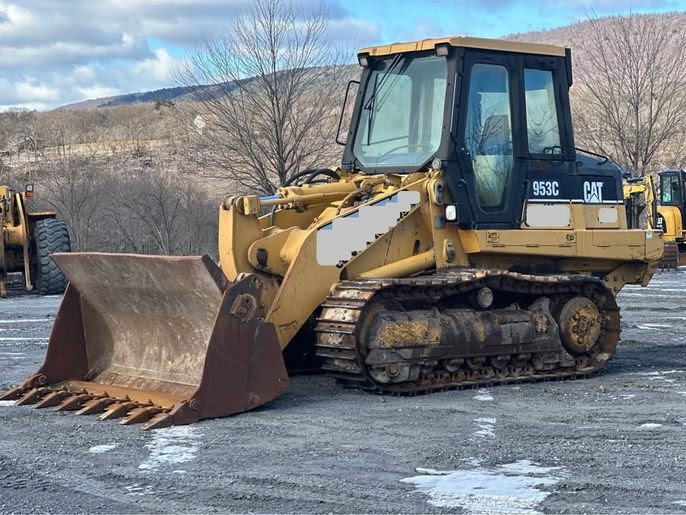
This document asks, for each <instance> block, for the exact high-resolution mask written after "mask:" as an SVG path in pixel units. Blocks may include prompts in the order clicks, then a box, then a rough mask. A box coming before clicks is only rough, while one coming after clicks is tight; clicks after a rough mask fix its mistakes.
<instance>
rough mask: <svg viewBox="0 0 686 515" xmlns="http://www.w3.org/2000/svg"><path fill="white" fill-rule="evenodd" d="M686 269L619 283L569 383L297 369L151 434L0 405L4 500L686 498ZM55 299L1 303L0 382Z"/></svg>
mask: <svg viewBox="0 0 686 515" xmlns="http://www.w3.org/2000/svg"><path fill="white" fill-rule="evenodd" d="M684 292H686V271H680V272H670V273H663V274H659V275H657V276H656V278H655V279H654V281H653V282H652V283H651V285H650V287H649V288H647V289H641V288H638V287H628V288H626V289H625V290H624V291H623V292H622V293H621V295H620V297H619V304H620V306H621V308H622V330H623V333H622V341H621V342H620V345H619V348H618V351H617V354H616V355H615V358H614V359H613V360H612V361H611V362H610V364H609V365H608V366H607V367H606V368H605V369H604V371H602V372H601V373H598V374H596V375H594V376H592V377H591V378H588V379H581V380H576V381H563V382H546V383H536V384H517V385H508V386H494V387H489V388H487V389H484V388H482V389H471V390H461V391H450V392H444V393H437V394H432V395H425V396H417V397H380V396H377V395H372V394H367V393H364V392H360V391H356V390H350V389H344V388H342V387H341V386H339V385H337V384H336V382H335V381H334V380H333V379H330V378H328V377H325V376H300V377H295V378H293V379H292V381H291V388H290V391H289V392H288V393H287V394H286V395H284V396H283V397H281V398H279V399H277V400H276V401H274V402H271V403H269V404H268V405H267V406H265V407H263V408H261V409H258V410H255V411H253V412H250V413H245V414H243V415H240V416H236V417H232V418H226V419H219V420H209V421H205V422H202V423H200V424H195V425H191V426H184V427H174V428H168V429H164V430H159V431H152V432H144V431H142V430H141V429H140V427H136V426H133V427H124V426H120V425H119V424H117V423H116V422H99V421H98V420H97V419H96V418H95V417H79V416H76V415H74V414H73V413H56V412H54V411H53V410H51V409H44V410H35V409H32V408H31V407H13V406H10V405H9V403H3V404H2V405H0V435H2V436H1V437H0V512H3V513H8V512H9V513H12V512H16V513H26V512H37V511H38V512H108V513H109V512H127V513H138V512H194V513H205V512H248V511H250V512H317V513H329V512H405V513H407V512H422V513H424V512H477V513H478V512H488V513H493V512H519V513H521V512H543V513H559V512H566V513H578V512H587V513H592V512H598V513H607V512H615V513H617V512H625V513H636V512H641V513H665V512H674V513H685V512H686V336H685V333H684V331H683V329H682V326H683V322H684V309H685V308H686V300H684V297H685V296H684ZM59 301H60V299H59V298H58V297H38V296H33V295H31V296H29V295H22V296H17V297H15V298H11V299H8V300H0V389H6V388H8V387H10V386H13V385H15V384H16V383H18V382H19V381H20V380H21V379H23V378H24V377H25V376H27V375H28V374H29V373H31V372H33V371H34V370H35V369H37V368H38V367H39V366H40V364H41V363H42V361H43V358H44V354H45V350H46V342H47V337H48V334H49V331H50V327H51V324H52V317H53V316H54V314H55V312H56V309H57V307H58V305H59Z"/></svg>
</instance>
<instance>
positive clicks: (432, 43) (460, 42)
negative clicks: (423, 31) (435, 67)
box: [358, 36, 565, 57]
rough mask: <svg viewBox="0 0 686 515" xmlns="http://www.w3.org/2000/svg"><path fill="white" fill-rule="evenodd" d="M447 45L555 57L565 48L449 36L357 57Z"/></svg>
mask: <svg viewBox="0 0 686 515" xmlns="http://www.w3.org/2000/svg"><path fill="white" fill-rule="evenodd" d="M441 44H448V45H450V46H454V47H465V48H480V49H483V50H497V51H500V52H517V53H523V54H537V55H551V56H556V57H564V56H565V48H564V47H561V46H556V45H544V44H541V43H526V42H524V41H509V40H504V39H487V38H475V37H470V36H451V37H445V38H435V39H422V40H420V41H410V42H407V43H391V44H390V45H381V46H373V47H367V48H363V49H362V50H360V51H359V52H358V55H363V54H367V55H370V56H384V55H391V54H400V53H405V52H421V51H422V50H433V49H434V48H436V45H441Z"/></svg>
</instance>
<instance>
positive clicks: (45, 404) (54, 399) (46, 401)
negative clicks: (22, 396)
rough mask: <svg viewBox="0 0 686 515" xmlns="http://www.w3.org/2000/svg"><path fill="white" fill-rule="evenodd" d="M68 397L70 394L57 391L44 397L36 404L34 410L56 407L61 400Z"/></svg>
mask: <svg viewBox="0 0 686 515" xmlns="http://www.w3.org/2000/svg"><path fill="white" fill-rule="evenodd" d="M70 395H72V394H71V393H69V392H67V391H65V390H59V391H57V392H52V393H49V394H47V395H46V396H45V397H43V398H42V399H41V401H40V402H39V403H38V404H36V408H39V409H40V408H50V407H52V406H57V405H58V404H59V403H60V402H62V399H64V398H65V397H69V396H70Z"/></svg>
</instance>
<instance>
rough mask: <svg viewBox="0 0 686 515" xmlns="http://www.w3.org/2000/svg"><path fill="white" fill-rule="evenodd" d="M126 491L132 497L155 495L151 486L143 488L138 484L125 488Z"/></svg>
mask: <svg viewBox="0 0 686 515" xmlns="http://www.w3.org/2000/svg"><path fill="white" fill-rule="evenodd" d="M124 490H126V491H127V492H128V493H129V494H131V495H150V494H152V493H154V491H153V489H152V487H151V486H150V485H145V486H143V485H140V484H138V483H134V484H132V485H130V486H125V487H124Z"/></svg>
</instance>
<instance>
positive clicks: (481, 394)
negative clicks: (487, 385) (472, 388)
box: [474, 390, 493, 401]
mask: <svg viewBox="0 0 686 515" xmlns="http://www.w3.org/2000/svg"><path fill="white" fill-rule="evenodd" d="M474 400H477V401H492V400H493V396H492V395H491V392H489V391H488V390H477V391H476V395H474Z"/></svg>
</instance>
